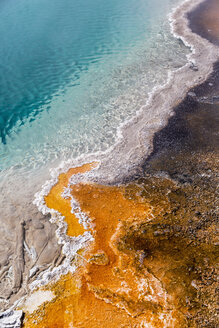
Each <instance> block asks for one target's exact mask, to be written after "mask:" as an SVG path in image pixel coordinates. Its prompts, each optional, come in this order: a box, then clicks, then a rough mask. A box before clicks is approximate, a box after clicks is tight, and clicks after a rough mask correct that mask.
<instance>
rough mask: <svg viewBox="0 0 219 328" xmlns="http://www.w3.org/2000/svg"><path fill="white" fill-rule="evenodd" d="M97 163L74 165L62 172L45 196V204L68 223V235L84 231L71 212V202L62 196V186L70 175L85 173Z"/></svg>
mask: <svg viewBox="0 0 219 328" xmlns="http://www.w3.org/2000/svg"><path fill="white" fill-rule="evenodd" d="M97 165H98V163H97V162H92V163H88V164H84V165H82V166H80V167H74V168H71V169H69V170H68V171H67V172H66V173H62V174H60V175H59V177H58V182H57V183H56V185H55V186H53V187H52V188H51V190H50V192H49V194H48V195H47V196H46V197H45V202H46V205H47V206H48V207H49V208H51V209H54V210H56V211H58V212H59V213H60V214H61V215H63V216H64V217H65V221H66V222H67V224H68V229H67V235H68V236H71V237H73V236H75V237H76V236H79V235H81V234H83V233H84V228H83V226H82V225H81V224H80V223H79V222H78V219H77V218H76V217H75V215H74V214H73V213H71V202H70V200H69V199H65V198H63V197H62V193H63V191H64V188H65V187H67V186H68V182H69V179H70V178H71V176H72V175H75V174H78V173H86V172H88V171H90V170H92V169H93V168H95V167H96V166H97Z"/></svg>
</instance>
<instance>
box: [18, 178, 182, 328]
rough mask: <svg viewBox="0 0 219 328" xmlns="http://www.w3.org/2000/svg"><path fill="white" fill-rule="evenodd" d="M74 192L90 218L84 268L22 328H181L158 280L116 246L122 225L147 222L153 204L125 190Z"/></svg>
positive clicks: (83, 188) (87, 187)
mask: <svg viewBox="0 0 219 328" xmlns="http://www.w3.org/2000/svg"><path fill="white" fill-rule="evenodd" d="M72 194H73V196H74V197H75V198H76V199H77V200H78V201H79V203H80V205H81V209H82V210H83V211H84V212H86V213H87V214H89V216H90V218H91V219H92V222H93V231H94V237H95V242H94V243H92V245H91V246H90V249H89V250H88V251H87V252H86V253H85V254H84V256H85V261H84V264H85V265H84V267H81V268H80V269H78V271H77V273H76V274H75V275H74V276H73V277H71V276H70V275H68V276H66V277H63V278H62V279H61V280H60V281H59V282H58V283H57V284H56V285H55V286H54V287H53V290H54V292H55V293H56V295H57V298H56V300H55V301H54V302H52V303H50V304H48V305H47V306H46V307H45V308H44V309H43V310H42V309H41V310H40V311H39V312H38V313H36V314H35V315H34V316H30V317H28V316H27V318H26V322H25V325H24V327H25V328H29V327H35V326H37V327H42V328H45V327H48V328H56V327H59V328H61V327H63V328H65V327H66V328H67V327H89V328H92V327H103V325H105V326H106V327H110V328H114V327H139V328H140V327H161V328H162V327H177V322H179V321H180V324H181V326H180V327H183V319H182V315H181V313H179V312H178V313H176V314H175V312H174V308H172V309H168V307H167V301H166V298H167V295H166V292H165V290H163V288H162V284H161V283H160V282H159V280H158V279H156V277H154V276H153V275H152V274H151V273H150V272H149V271H148V270H147V269H146V268H144V269H142V271H139V270H138V268H137V267H136V266H135V265H134V258H133V257H132V256H130V254H126V253H125V252H120V251H119V249H118V248H117V247H116V243H117V237H119V234H120V229H121V227H122V225H123V222H126V223H127V222H130V224H136V225H137V224H139V223H140V222H142V221H143V222H147V221H150V220H151V219H152V217H153V216H152V207H151V205H148V204H147V203H146V202H145V201H143V200H142V199H141V197H136V198H135V199H129V198H128V197H125V188H124V187H108V186H99V185H95V184H79V185H77V186H73V187H72ZM117 234H118V236H117ZM99 254H101V256H106V257H107V261H105V263H98V260H96V261H93V260H92V259H93V258H94V257H95V256H96V257H97V258H98V256H99ZM139 256H141V254H139ZM90 259H91V261H89V260H90ZM99 264H101V265H99ZM103 264H105V265H103ZM153 294H154V296H153ZM168 312H169V313H168ZM34 320H37V321H36V322H37V323H36V325H35V323H34V322H35V321H34Z"/></svg>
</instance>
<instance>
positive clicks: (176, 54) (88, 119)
mask: <svg viewBox="0 0 219 328" xmlns="http://www.w3.org/2000/svg"><path fill="white" fill-rule="evenodd" d="M180 2H182V1H180V0H153V1H151V0H150V1H149V0H62V1H60V0H59V1H58V0H31V1H30V0H7V1H6V0H0V40H1V43H0V139H1V140H0V156H1V157H0V158H1V159H0V169H1V170H4V169H7V168H9V167H12V166H14V165H21V166H25V167H37V166H40V165H44V164H45V163H48V162H50V161H53V160H54V159H60V160H61V159H66V158H69V157H74V156H78V155H80V154H83V153H89V152H94V151H98V150H105V149H107V147H108V146H109V145H111V144H112V143H113V142H115V139H116V131H117V128H118V126H119V125H120V124H121V123H122V122H123V121H124V120H126V119H128V118H130V117H132V115H133V114H135V112H136V111H137V110H138V109H139V108H140V106H141V105H143V104H144V103H145V102H146V100H147V95H148V93H149V92H150V91H151V90H152V88H153V87H154V86H155V85H159V84H162V83H164V82H165V79H166V78H167V73H168V71H171V70H173V69H175V68H178V67H180V66H182V65H184V64H185V62H186V57H185V55H186V53H187V49H186V48H185V47H184V46H183V44H182V43H181V42H180V41H177V40H176V39H175V38H173V37H172V36H171V34H170V31H169V24H168V21H167V17H166V15H167V14H168V13H169V12H170V10H171V9H172V8H173V7H174V6H176V5H177V4H179V3H180Z"/></svg>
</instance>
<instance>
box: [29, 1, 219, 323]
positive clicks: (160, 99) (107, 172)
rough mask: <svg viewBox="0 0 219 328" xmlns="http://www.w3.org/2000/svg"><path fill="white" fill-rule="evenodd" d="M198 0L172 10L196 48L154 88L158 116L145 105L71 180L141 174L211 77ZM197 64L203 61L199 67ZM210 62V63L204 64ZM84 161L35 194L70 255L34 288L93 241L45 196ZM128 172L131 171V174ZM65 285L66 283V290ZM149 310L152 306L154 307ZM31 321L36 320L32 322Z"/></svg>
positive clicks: (111, 180) (211, 52)
mask: <svg viewBox="0 0 219 328" xmlns="http://www.w3.org/2000/svg"><path fill="white" fill-rule="evenodd" d="M199 2H200V1H194V2H191V1H190V2H188V1H187V2H186V3H185V4H183V5H182V6H181V7H180V8H178V10H177V11H176V12H175V13H174V14H173V15H172V18H171V20H172V28H173V32H174V34H175V35H176V36H177V37H180V38H181V39H183V41H184V42H185V43H186V44H189V45H190V46H191V48H192V49H193V53H192V54H191V55H190V56H189V61H190V62H189V63H188V64H187V65H185V67H183V68H181V69H180V70H178V71H176V72H175V73H174V74H173V76H171V77H170V78H169V81H168V82H167V84H166V85H165V86H164V87H162V88H160V90H155V91H154V93H153V94H152V95H151V98H150V101H149V103H148V104H147V106H150V107H151V106H152V107H153V108H154V110H155V113H156V115H155V116H154V117H151V118H150V119H148V117H147V119H146V117H145V112H146V108H147V106H145V107H144V108H142V110H141V112H140V113H139V114H138V116H137V117H136V118H134V119H133V120H132V121H131V122H129V123H127V124H126V125H125V126H124V127H122V128H121V130H120V138H119V141H118V143H117V145H116V146H115V147H114V148H113V149H112V148H111V149H110V150H109V151H108V152H107V153H105V154H99V156H97V155H96V154H94V155H93V156H90V157H89V158H87V159H84V160H83V161H85V162H91V160H92V161H93V160H97V158H98V161H99V163H100V164H99V166H98V167H97V168H96V169H95V170H94V171H91V172H89V173H87V174H85V175H83V176H82V175H80V174H79V175H77V176H75V181H71V183H74V184H76V183H78V182H83V181H84V182H85V183H86V182H87V181H91V182H92V181H93V182H98V183H104V184H116V183H117V184H118V183H121V182H122V181H124V178H125V177H126V176H129V177H131V176H133V175H134V176H135V177H136V172H138V171H139V168H142V166H140V164H141V165H143V163H144V161H145V158H146V157H148V155H149V154H150V153H151V151H152V149H153V148H152V141H153V137H154V133H155V132H156V131H157V130H159V129H161V128H162V127H163V126H164V125H165V122H166V121H167V119H168V118H169V116H171V115H172V114H173V108H174V107H175V105H176V104H177V103H179V102H180V101H181V100H182V99H183V98H184V97H185V95H186V93H187V91H188V89H189V88H191V87H192V86H193V85H196V84H198V83H201V82H203V81H204V80H205V79H206V77H207V76H208V75H209V74H210V73H211V72H212V69H213V66H212V64H213V62H214V61H216V59H217V57H218V55H217V51H216V48H215V46H213V45H212V44H210V43H209V42H208V41H207V40H204V39H202V38H200V37H199V36H198V35H196V34H194V33H191V31H190V30H189V28H188V22H187V19H186V17H185V16H184V14H185V11H188V10H191V9H192V8H193V7H194V6H196V5H197V4H198V3H199ZM186 26H187V27H186ZM206 62H207V65H206ZM204 63H205V64H204ZM196 65H197V66H198V70H197V67H196ZM205 65H206V67H204V66H205ZM186 79H187V81H186ZM185 81H186V82H185ZM173 83H174V84H173ZM184 83H185V84H184ZM161 115H162V116H161ZM80 164H81V160H80V159H78V160H77V161H75V162H74V163H70V162H69V163H67V164H65V165H64V166H63V167H60V168H59V169H58V170H57V171H55V170H54V171H53V176H54V179H53V180H52V181H50V182H48V184H47V185H45V186H44V190H43V191H42V193H39V194H38V195H37V197H36V202H35V203H36V204H37V205H38V206H39V208H40V210H42V211H43V213H46V212H47V213H51V214H52V221H53V222H55V221H56V222H58V224H59V230H58V237H59V241H60V243H61V244H64V248H63V251H64V254H65V256H66V259H67V260H66V259H65V260H64V262H63V264H62V265H61V266H60V267H58V268H55V269H54V271H53V272H52V273H51V272H46V273H45V275H44V276H43V277H42V278H41V280H40V279H39V281H37V280H36V281H34V283H33V285H32V288H36V287H37V286H40V285H41V284H42V283H44V284H45V283H47V282H48V281H50V280H51V279H52V278H53V279H54V278H55V277H56V278H57V277H59V276H60V275H62V274H64V273H67V272H68V271H70V272H72V273H73V272H74V270H75V269H76V267H77V266H78V264H79V263H78V257H80V254H79V253H78V250H79V249H80V248H81V247H82V245H84V246H85V245H86V242H89V243H90V242H91V241H92V235H91V234H90V233H87V234H85V235H83V236H82V238H81V239H80V238H79V239H73V240H72V239H69V238H67V236H66V229H67V226H66V224H64V221H63V219H64V218H62V217H60V216H59V214H58V213H57V212H56V211H55V210H50V209H48V208H46V206H45V203H44V196H45V195H47V194H49V192H50V189H51V186H52V185H54V184H56V183H57V178H58V176H59V174H60V173H61V172H66V171H67V169H68V168H70V167H76V166H77V165H80ZM127 172H129V173H128V174H127ZM141 172H142V169H141ZM168 179H169V178H168ZM170 180H171V179H170ZM174 183H175V182H174ZM109 188H110V187H109ZM118 188H119V187H118ZM161 189H162V188H161ZM162 190H163V189H162ZM67 191H69V190H67ZM132 197H133V195H132ZM134 198H135V196H134ZM72 201H73V199H72ZM73 205H74V204H73ZM82 214H83V213H81V216H80V217H81V220H82V223H83V218H82ZM88 218H89V214H87V215H85V217H84V223H85V222H86V219H88ZM130 227H131V226H130ZM137 230H138V228H137ZM76 238H77V237H76ZM75 242H76V244H77V242H78V243H79V244H78V246H77V247H75V244H74V243H75ZM75 254H79V255H78V256H76V258H77V261H76V263H74V264H73V265H72V260H73V259H74V257H75ZM94 265H95V263H94ZM132 269H133V268H132ZM68 277H69V276H66V279H67V281H68V282H67V285H68V284H74V283H73V282H72V278H71V277H70V280H68ZM63 279H64V280H65V277H64V278H62V280H61V281H60V283H61V282H62V281H63ZM58 283H59V282H58ZM65 284H66V283H64V285H63V286H64V287H63V288H64V289H65ZM74 288H76V287H74ZM77 288H78V286H77ZM64 289H62V291H63V290H64ZM65 296H66V295H65ZM164 298H165V297H164ZM119 299H120V296H119ZM102 302H103V301H101V304H102ZM125 302H126V301H125ZM165 306H169V305H168V304H167V303H166V305H165ZM165 306H164V305H163V308H165ZM119 307H122V308H124V307H126V308H127V306H126V305H122V306H119ZM141 308H142V304H141ZM148 311H150V309H149V310H148ZM153 311H154V310H153ZM180 311H181V310H180ZM120 312H121V310H120V311H119V315H120ZM155 312H156V311H155ZM157 313H158V312H157ZM129 315H130V313H129ZM163 315H164V314H162V313H161V319H163V321H164V317H163ZM134 316H135V315H134ZM172 318H174V317H172ZM152 319H153V318H152ZM152 319H151V320H152ZM161 319H159V320H161ZM181 319H182V320H184V317H183V316H182V318H181ZM181 319H180V320H181ZM147 320H148V319H147ZM153 320H154V319H153ZM165 320H172V319H171V318H167V317H166V319H165ZM182 322H183V321H182ZM182 322H181V323H180V324H181V326H180V327H183V326H182ZM32 324H33V323H32ZM102 324H103V323H102ZM154 324H158V323H156V322H155V323H154ZM159 324H160V323H159ZM186 324H187V323H186ZM61 326H62V325H61ZM31 327H34V326H33V325H32V326H31ZM51 327H55V326H54V325H52V326H51ZM57 327H58V326H57ZM59 327H60V326H59ZM63 327H64V326H63ZM155 327H156V325H155ZM174 327H176V326H174ZM185 327H186V326H185ZM203 327H204V326H203Z"/></svg>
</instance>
